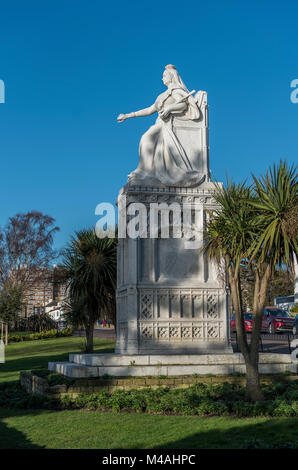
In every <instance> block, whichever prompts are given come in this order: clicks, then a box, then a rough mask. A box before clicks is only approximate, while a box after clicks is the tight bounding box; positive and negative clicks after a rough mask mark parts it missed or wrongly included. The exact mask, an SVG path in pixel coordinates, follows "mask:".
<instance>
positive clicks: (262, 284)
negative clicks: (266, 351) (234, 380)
mask: <svg viewBox="0 0 298 470" xmlns="http://www.w3.org/2000/svg"><path fill="white" fill-rule="evenodd" d="M253 180H254V186H253V194H254V198H253V199H251V200H249V201H248V203H249V205H250V206H251V207H252V209H253V210H254V215H253V218H254V220H255V224H256V226H257V228H258V230H257V236H256V237H255V238H254V240H253V243H252V244H251V247H250V249H249V250H248V256H249V258H250V262H251V264H252V265H253V266H254V270H255V286H254V306H253V313H254V328H253V331H252V337H251V345H250V367H249V369H248V371H247V372H248V382H247V394H248V396H251V397H252V398H253V397H254V390H255V385H254V384H255V383H256V382H258V351H259V339H260V333H261V325H262V315H263V310H264V305H265V301H266V293H267V287H268V282H269V280H270V278H272V277H273V276H274V274H275V272H276V269H275V268H276V266H279V267H281V266H282V265H285V266H286V267H290V268H292V270H293V271H294V256H295V255H296V256H297V248H298V244H297V223H298V222H297V221H298V184H297V172H296V168H295V167H294V166H291V167H289V166H288V165H287V163H286V162H284V161H280V163H279V165H278V166H276V165H273V168H269V170H268V171H267V173H266V175H265V176H261V177H259V178H257V177H255V176H254V175H253Z"/></svg>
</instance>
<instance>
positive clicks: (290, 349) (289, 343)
mask: <svg viewBox="0 0 298 470" xmlns="http://www.w3.org/2000/svg"><path fill="white" fill-rule="evenodd" d="M288 345H289V353H290V354H291V352H292V348H291V341H290V333H288Z"/></svg>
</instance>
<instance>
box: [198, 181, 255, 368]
mask: <svg viewBox="0 0 298 470" xmlns="http://www.w3.org/2000/svg"><path fill="white" fill-rule="evenodd" d="M214 197H215V199H216V201H217V202H218V204H219V205H220V207H219V209H218V210H216V211H215V212H213V213H212V214H210V221H209V222H208V224H207V230H206V233H205V245H204V251H205V252H206V253H207V255H208V257H209V258H210V259H215V260H216V261H217V262H218V263H221V262H222V260H224V261H225V265H226V269H227V272H228V279H229V285H230V289H231V297H232V301H233V307H234V312H235V316H236V331H237V338H238V342H239V346H240V350H241V352H242V354H243V356H244V359H245V363H246V367H247V369H248V368H249V363H250V346H249V344H248V342H247V337H246V333H245V327H244V318H243V309H242V296H241V283H240V265H241V263H244V262H246V260H247V254H248V251H249V249H250V247H251V244H252V243H253V241H254V239H255V237H256V232H257V227H256V224H255V220H254V218H253V217H252V214H253V211H252V208H251V206H250V205H249V204H248V201H250V200H251V199H252V197H253V195H252V192H251V189H250V188H249V187H247V186H246V185H245V183H241V184H236V183H234V182H232V181H231V182H229V181H227V185H226V187H220V186H217V191H216V194H215V196H214Z"/></svg>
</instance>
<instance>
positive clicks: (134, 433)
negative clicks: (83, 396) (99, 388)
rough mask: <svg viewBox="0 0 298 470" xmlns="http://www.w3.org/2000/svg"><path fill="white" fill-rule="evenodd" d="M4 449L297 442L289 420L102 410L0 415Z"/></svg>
mask: <svg viewBox="0 0 298 470" xmlns="http://www.w3.org/2000/svg"><path fill="white" fill-rule="evenodd" d="M0 418H1V424H0V448H1V449H5V448H6V449H8V448H46V449H53V448H54V449H57V448H58V449H83V448H85V449H129V448H131V449H158V448H168V449H231V448H233V449H236V448H241V447H243V446H245V442H247V441H248V440H253V439H255V438H256V439H259V440H261V441H263V442H265V443H267V444H270V445H272V444H277V443H278V444H280V443H285V442H290V441H292V442H293V441H297V420H296V419H289V418H274V419H267V418H246V419H233V418H218V417H213V418H199V417H195V416H160V415H142V414H128V413H104V412H99V411H86V410H77V411H45V410H41V411H39V410H34V411H30V410H24V411H23V410H4V409H2V410H0Z"/></svg>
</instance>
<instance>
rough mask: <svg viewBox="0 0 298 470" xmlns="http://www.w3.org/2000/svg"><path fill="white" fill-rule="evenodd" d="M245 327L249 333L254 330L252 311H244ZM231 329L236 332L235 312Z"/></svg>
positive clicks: (231, 321)
mask: <svg viewBox="0 0 298 470" xmlns="http://www.w3.org/2000/svg"><path fill="white" fill-rule="evenodd" d="M243 315H244V328H245V331H246V332H247V333H250V332H251V331H252V327H253V320H252V313H249V312H247V313H244V314H243ZM230 329H231V332H232V333H236V316H235V314H233V315H232V316H231V320H230Z"/></svg>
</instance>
